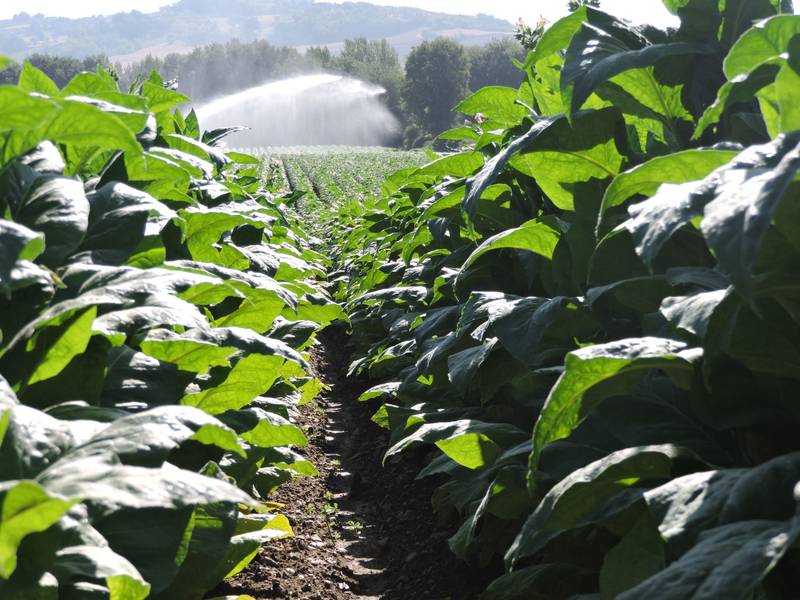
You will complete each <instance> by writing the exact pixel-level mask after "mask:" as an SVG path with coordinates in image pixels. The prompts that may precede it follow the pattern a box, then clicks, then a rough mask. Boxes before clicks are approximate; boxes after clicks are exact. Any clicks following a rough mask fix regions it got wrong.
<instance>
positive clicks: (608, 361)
mask: <svg viewBox="0 0 800 600" xmlns="http://www.w3.org/2000/svg"><path fill="white" fill-rule="evenodd" d="M697 358H698V354H697V351H696V350H690V349H687V347H686V345H685V344H683V343H680V342H675V341H673V340H667V339H661V338H632V339H627V340H619V341H616V342H611V343H608V344H600V345H597V346H589V347H587V348H582V349H581V350H576V351H575V352H571V353H570V354H568V355H567V359H566V364H565V369H564V373H563V374H562V375H561V377H560V378H559V380H558V383H556V385H555V387H553V389H552V391H551V392H550V395H549V396H548V397H547V401H546V402H545V405H544V408H542V413H541V415H540V416H539V420H538V421H536V426H535V427H534V430H533V452H532V453H531V460H530V466H531V472H530V475H529V476H530V480H529V481H530V483H531V485H533V484H534V483H535V477H536V468H537V466H538V463H539V457H540V455H541V453H542V449H543V448H544V446H545V445H546V444H549V443H551V442H553V441H555V440H559V439H563V438H565V437H567V436H569V434H570V433H571V432H572V431H573V430H574V429H575V428H576V427H577V426H578V424H579V423H580V422H581V420H582V419H583V418H585V416H586V413H587V412H588V411H589V410H591V408H592V407H593V405H594V404H595V403H596V402H598V401H599V400H600V398H597V397H593V398H592V399H591V402H589V401H587V399H586V395H587V392H588V391H589V390H590V389H591V388H593V387H594V386H596V385H598V384H600V383H602V382H604V381H607V380H609V379H611V378H613V377H615V376H617V375H621V374H623V373H624V374H628V373H631V372H635V371H640V370H650V369H661V370H665V371H685V372H688V374H689V375H691V372H692V371H693V369H694V367H693V365H692V361H694V360H696V359H697Z"/></svg>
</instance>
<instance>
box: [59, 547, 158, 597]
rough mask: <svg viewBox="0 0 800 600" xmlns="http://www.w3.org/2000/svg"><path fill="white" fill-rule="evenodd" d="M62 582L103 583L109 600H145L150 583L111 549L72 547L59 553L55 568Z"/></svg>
mask: <svg viewBox="0 0 800 600" xmlns="http://www.w3.org/2000/svg"><path fill="white" fill-rule="evenodd" d="M53 573H54V575H56V577H58V578H59V579H60V580H63V581H69V580H71V579H75V578H86V579H89V580H97V579H100V580H104V581H105V582H106V586H107V587H108V592H109V600H144V598H147V597H148V595H149V592H150V584H148V583H147V582H146V581H144V579H142V576H141V575H140V574H139V572H138V571H137V570H136V568H135V567H134V566H133V565H132V564H131V563H130V562H128V560H126V559H125V558H124V557H122V556H120V555H119V554H116V553H114V552H113V551H112V550H111V549H110V548H108V547H99V546H71V547H69V548H65V549H63V550H60V551H59V552H57V553H56V557H55V564H54V569H53Z"/></svg>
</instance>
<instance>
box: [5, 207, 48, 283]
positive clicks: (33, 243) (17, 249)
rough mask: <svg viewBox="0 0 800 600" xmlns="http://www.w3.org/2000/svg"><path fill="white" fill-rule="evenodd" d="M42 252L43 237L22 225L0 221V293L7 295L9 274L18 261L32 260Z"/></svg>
mask: <svg viewBox="0 0 800 600" xmlns="http://www.w3.org/2000/svg"><path fill="white" fill-rule="evenodd" d="M43 250H44V236H42V235H41V234H40V233H37V232H35V231H31V230H30V229H28V228H27V227H25V226H23V225H19V224H17V223H13V222H11V221H4V220H2V219H0V291H2V292H3V293H4V294H5V293H8V288H9V285H10V283H11V272H12V271H13V269H14V267H15V266H16V265H17V263H18V262H19V261H20V260H33V259H35V258H36V257H37V256H39V255H40V254H41V253H42V251H43Z"/></svg>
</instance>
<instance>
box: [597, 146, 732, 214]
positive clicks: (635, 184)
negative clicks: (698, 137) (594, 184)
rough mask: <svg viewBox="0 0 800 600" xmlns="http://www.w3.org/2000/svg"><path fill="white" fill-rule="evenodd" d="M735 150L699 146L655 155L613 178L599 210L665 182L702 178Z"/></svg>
mask: <svg viewBox="0 0 800 600" xmlns="http://www.w3.org/2000/svg"><path fill="white" fill-rule="evenodd" d="M736 154H737V153H736V152H735V151H733V150H712V149H697V150H684V151H682V152H675V153H673V154H667V155H666V156H657V157H655V158H652V159H650V160H648V161H647V162H645V163H643V164H641V165H638V166H637V167H634V168H633V169H630V170H629V171H625V172H624V173H620V174H619V175H617V176H616V177H615V178H614V180H613V181H612V182H611V185H609V186H608V189H606V193H605V195H604V196H603V205H602V207H601V209H600V212H601V214H602V213H604V212H605V211H607V210H609V209H610V208H612V207H614V206H619V205H620V204H622V203H624V202H625V201H627V200H629V199H630V198H632V197H633V196H635V195H636V194H642V195H644V196H652V195H653V194H655V193H656V192H657V191H658V188H659V187H660V186H661V185H662V184H664V183H685V182H687V181H695V180H697V179H702V178H704V177H706V176H708V174H709V173H711V172H712V171H713V170H715V169H717V168H719V167H721V166H722V165H724V164H726V163H728V162H730V161H731V160H732V159H733V158H734V157H735V156H736Z"/></svg>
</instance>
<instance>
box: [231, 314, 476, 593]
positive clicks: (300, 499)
mask: <svg viewBox="0 0 800 600" xmlns="http://www.w3.org/2000/svg"><path fill="white" fill-rule="evenodd" d="M312 360H313V364H314V368H315V369H316V371H317V375H318V376H319V377H320V378H321V379H322V381H323V382H324V383H325V384H326V386H328V390H327V391H325V392H324V393H323V394H321V396H320V397H319V398H318V399H317V400H316V401H315V402H314V403H312V404H309V405H307V406H305V407H303V409H302V412H301V415H300V417H299V418H298V421H299V423H300V425H302V426H303V427H304V429H305V431H306V434H307V436H308V438H309V445H308V446H307V447H306V448H302V449H300V451H301V452H302V453H303V454H304V455H305V456H306V457H307V458H308V459H309V460H311V461H312V462H313V463H314V464H315V465H316V467H317V469H319V471H320V475H319V477H316V478H304V479H296V480H294V481H292V482H289V483H287V484H285V485H283V486H281V488H280V489H279V490H278V492H277V493H276V497H275V498H274V499H275V500H276V501H279V502H282V503H285V504H286V507H285V508H284V509H283V511H282V512H283V513H284V514H285V515H286V516H287V517H289V519H290V521H291V522H292V526H293V528H294V531H295V536H294V537H293V538H290V539H287V540H281V541H278V542H273V543H271V544H268V545H266V546H265V547H264V548H262V550H261V551H260V554H259V556H258V557H257V559H256V560H254V561H253V563H252V564H251V565H250V566H249V567H248V568H247V569H246V570H245V571H243V572H242V573H241V574H240V575H238V576H237V577H235V578H233V579H232V580H230V581H228V582H226V583H224V584H223V585H222V586H220V587H219V588H218V589H217V590H216V591H215V594H249V595H251V596H253V597H254V598H256V599H259V600H260V599H262V598H263V599H267V598H270V599H271V598H284V599H287V600H340V599H348V600H352V599H358V600H375V599H380V600H445V599H452V600H470V599H473V598H477V592H476V590H481V589H483V587H485V584H486V581H485V580H479V579H478V577H479V576H480V575H479V574H478V573H476V570H474V569H469V568H468V567H467V566H466V565H465V564H464V563H462V562H460V561H458V560H457V559H456V558H455V557H454V556H453V555H452V553H451V552H450V551H449V548H448V547H447V538H448V537H449V536H450V535H451V534H452V533H453V531H451V529H450V528H448V527H447V526H443V525H440V524H439V523H438V522H437V517H436V515H435V514H434V513H433V510H432V508H431V500H430V499H431V494H432V492H433V489H434V488H435V484H436V482H435V481H429V480H423V481H416V480H415V477H416V473H417V472H418V471H419V469H420V468H421V466H422V464H423V462H424V459H425V452H426V450H424V449H419V450H417V451H416V452H413V451H412V452H411V453H408V455H407V456H406V457H404V458H403V459H402V460H395V461H393V462H392V464H390V465H387V466H386V467H385V468H384V466H383V465H382V459H383V453H384V452H385V450H386V447H387V442H388V433H387V432H385V431H384V430H382V429H380V428H379V427H377V426H376V425H375V424H374V423H372V422H371V420H370V417H371V414H372V413H373V412H374V410H375V406H369V405H366V404H364V403H359V402H357V398H358V395H359V394H360V393H361V392H362V391H363V390H364V389H365V388H366V387H368V383H367V382H365V381H360V380H357V379H356V380H354V379H348V378H347V376H346V374H347V366H348V364H349V361H350V351H349V348H348V338H347V336H346V334H345V333H344V332H343V331H342V330H340V329H336V328H329V329H328V330H326V331H324V332H323V333H322V334H321V335H320V344H319V346H318V347H317V348H316V349H315V351H314V354H313V357H312Z"/></svg>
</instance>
